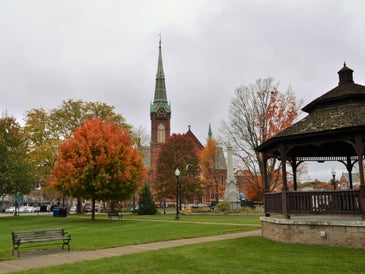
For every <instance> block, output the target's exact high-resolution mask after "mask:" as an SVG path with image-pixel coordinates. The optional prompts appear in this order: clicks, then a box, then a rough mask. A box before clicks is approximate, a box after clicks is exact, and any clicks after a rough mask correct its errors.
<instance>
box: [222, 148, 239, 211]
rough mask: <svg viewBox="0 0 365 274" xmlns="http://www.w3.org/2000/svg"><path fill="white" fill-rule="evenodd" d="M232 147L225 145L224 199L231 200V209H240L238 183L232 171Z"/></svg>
mask: <svg viewBox="0 0 365 274" xmlns="http://www.w3.org/2000/svg"><path fill="white" fill-rule="evenodd" d="M232 162H233V158H232V147H231V146H230V145H229V146H228V147H227V184H226V190H225V191H224V200H226V201H230V202H231V209H240V208H241V202H240V196H239V192H238V184H237V182H236V179H235V178H234V173H233V163H232Z"/></svg>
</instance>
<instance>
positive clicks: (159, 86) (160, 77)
mask: <svg viewBox="0 0 365 274" xmlns="http://www.w3.org/2000/svg"><path fill="white" fill-rule="evenodd" d="M161 101H162V102H167V97H166V85H165V73H164V71H163V62H162V51H161V38H160V42H159V51H158V64H157V73H156V87H155V99H154V101H153V102H154V103H155V102H161Z"/></svg>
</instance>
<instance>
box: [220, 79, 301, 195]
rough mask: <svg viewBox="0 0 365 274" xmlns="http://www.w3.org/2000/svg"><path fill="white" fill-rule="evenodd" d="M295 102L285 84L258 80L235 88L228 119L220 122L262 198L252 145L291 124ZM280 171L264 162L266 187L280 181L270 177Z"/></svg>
mask: <svg viewBox="0 0 365 274" xmlns="http://www.w3.org/2000/svg"><path fill="white" fill-rule="evenodd" d="M298 108H299V107H298V103H297V102H296V97H295V95H294V92H293V91H292V90H291V88H290V87H289V88H288V89H287V90H286V91H284V92H280V91H279V84H278V83H274V80H273V79H272V78H267V79H258V80H257V81H256V83H255V84H251V85H248V86H245V85H242V86H241V87H239V88H237V89H236V90H235V93H234V97H233V98H232V100H231V103H230V108H229V117H228V121H226V122H224V125H223V128H224V132H225V133H226V134H227V138H226V139H227V140H229V141H230V142H231V145H232V146H233V148H234V155H235V156H236V157H238V158H239V159H240V160H241V161H240V163H241V164H242V168H243V169H245V170H247V171H248V172H249V173H248V176H249V177H250V178H249V181H251V182H252V184H256V186H255V187H256V189H258V192H259V196H260V198H261V199H262V197H263V193H264V187H263V186H262V184H260V177H261V176H262V174H263V172H264V162H263V161H264V159H263V155H262V154H261V153H258V152H256V151H255V147H257V146H259V145H260V144H261V143H263V142H265V141H266V140H268V139H269V138H271V137H272V136H274V135H276V134H278V133H279V132H281V131H282V130H284V129H285V128H287V127H288V126H290V125H292V123H293V121H294V120H295V119H296V118H297V115H298ZM279 170H280V166H279V163H277V161H276V159H270V160H269V161H268V163H267V171H268V181H269V190H272V189H275V188H276V187H278V184H279V183H280V180H278V176H274V174H275V173H277V172H278V171H279Z"/></svg>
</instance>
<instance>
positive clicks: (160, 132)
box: [157, 124, 165, 143]
mask: <svg viewBox="0 0 365 274" xmlns="http://www.w3.org/2000/svg"><path fill="white" fill-rule="evenodd" d="M157 142H158V143H165V126H164V125H163V124H159V125H158V127H157Z"/></svg>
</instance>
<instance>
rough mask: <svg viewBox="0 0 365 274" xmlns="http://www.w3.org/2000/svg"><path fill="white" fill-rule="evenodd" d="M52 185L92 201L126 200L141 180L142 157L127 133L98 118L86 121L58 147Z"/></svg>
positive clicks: (64, 192) (69, 193)
mask: <svg viewBox="0 0 365 274" xmlns="http://www.w3.org/2000/svg"><path fill="white" fill-rule="evenodd" d="M57 160H58V161H57V163H56V165H55V166H54V167H53V170H52V174H53V176H54V180H53V186H54V187H55V188H56V189H57V190H58V191H60V192H61V193H63V194H64V195H67V196H73V197H84V198H86V199H91V200H92V215H91V218H92V220H94V219H95V201H96V200H112V201H121V200H125V199H128V198H129V197H130V196H131V194H132V193H134V192H135V190H136V189H137V184H138V182H140V180H141V179H143V177H144V175H145V170H144V167H143V162H142V158H141V157H140V155H139V154H138V151H137V149H136V148H135V147H133V143H132V139H131V137H130V134H129V132H128V130H122V129H121V128H120V126H118V125H116V124H113V123H111V122H109V121H106V122H103V121H102V120H101V119H94V120H89V121H86V122H85V123H83V124H82V126H80V127H79V128H77V129H76V131H75V132H74V133H73V136H71V137H68V138H66V139H65V140H64V141H63V142H62V143H61V145H60V146H59V151H58V157H57Z"/></svg>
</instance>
